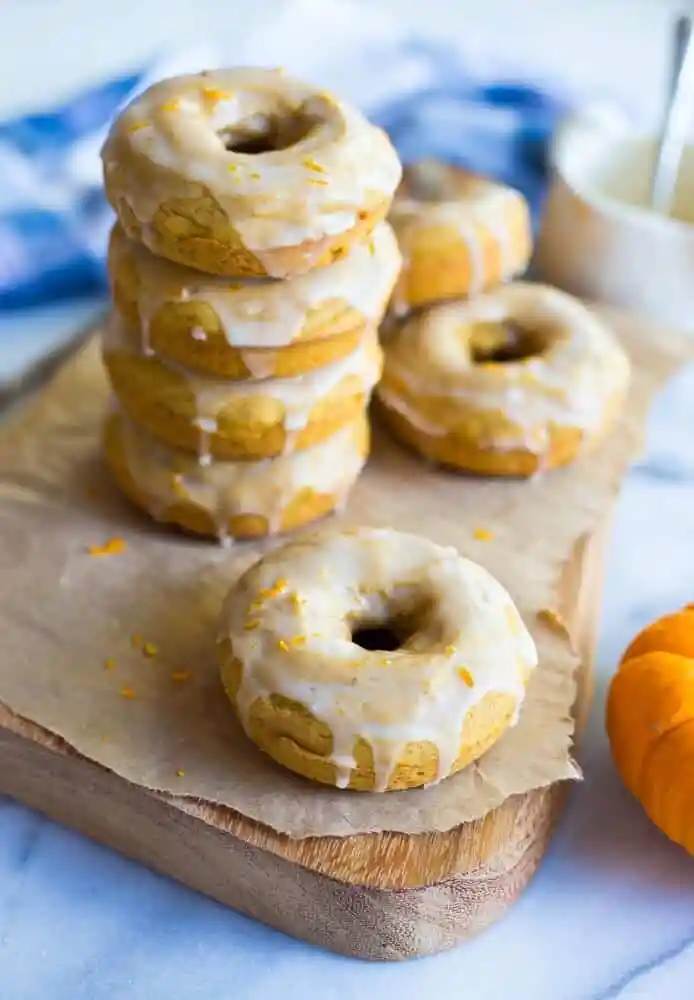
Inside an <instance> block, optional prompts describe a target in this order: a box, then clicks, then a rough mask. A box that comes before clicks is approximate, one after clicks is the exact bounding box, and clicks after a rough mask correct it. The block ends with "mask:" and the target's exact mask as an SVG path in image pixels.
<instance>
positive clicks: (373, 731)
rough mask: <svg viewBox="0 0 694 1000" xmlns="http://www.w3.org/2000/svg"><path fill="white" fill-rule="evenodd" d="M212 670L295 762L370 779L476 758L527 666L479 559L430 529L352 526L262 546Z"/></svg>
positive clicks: (513, 625) (530, 663)
mask: <svg viewBox="0 0 694 1000" xmlns="http://www.w3.org/2000/svg"><path fill="white" fill-rule="evenodd" d="M220 635H221V636H222V640H221V644H222V679H223V682H224V685H225V688H226V691H227V693H228V695H229V697H230V699H231V701H232V703H233V705H234V707H235V709H236V712H237V714H238V717H239V719H240V722H241V725H242V726H243V728H244V730H245V731H246V733H247V734H248V736H249V737H250V738H251V740H253V741H254V742H255V743H256V744H257V745H258V746H259V747H260V748H261V749H262V750H264V751H265V752H266V753H268V754H270V756H271V757H273V758H274V759H275V760H277V761H278V762H279V763H280V764H284V766H285V767H288V768H290V769H291V770H293V771H297V772H298V773H299V774H303V775H305V776H306V777H307V778H312V779H314V780H315V781H321V782H324V783H325V784H328V785H337V786H338V787H340V788H354V789H360V790H364V791H375V792H382V791H387V790H391V789H400V788H414V787H416V786H418V785H427V784H432V783H433V782H436V781H439V780H441V779H442V778H445V777H447V776H448V775H450V774H453V773H454V772H455V771H458V770H460V769H461V768H463V767H465V766H466V765H467V764H469V763H470V762H471V761H473V760H475V759H476V758H478V757H479V756H480V755H481V754H482V753H484V751H485V750H487V749H488V748H489V747H490V746H491V745H492V744H493V743H494V742H496V740H497V739H498V738H499V737H500V736H501V734H502V733H503V732H504V730H505V729H506V727H507V726H509V725H511V724H513V722H514V721H515V719H516V718H517V715H518V710H519V707H520V704H521V702H522V700H523V696H524V692H525V684H526V682H527V680H528V678H529V676H530V674H531V672H532V670H533V668H534V667H535V666H536V664H537V652H536V649H535V644H534V642H533V640H532V638H531V636H530V634H529V633H528V631H527V629H526V627H525V625H524V624H523V621H522V619H521V617H520V615H519V613H518V611H517V610H516V607H515V605H514V603H513V601H512V600H511V598H510V597H509V595H508V594H507V592H506V591H505V590H504V588H503V587H502V586H501V584H500V583H498V582H497V581H496V580H495V579H494V578H493V577H492V576H491V575H490V574H489V573H488V572H487V571H486V570H485V569H483V568H482V567H481V566H478V565H477V564H476V563H473V562H470V560H468V559H464V558H463V557H462V556H460V555H459V554H458V553H457V552H456V551H455V549H450V548H442V547H440V546H438V545H435V544H434V543H433V542H430V541H429V540H428V539H424V538H419V537H418V536H416V535H409V534H403V533H401V532H396V531H392V530H390V529H374V528H358V529H356V530H353V531H346V532H326V531H324V532H321V533H318V534H315V535H312V536H309V537H306V536H304V537H303V538H301V539H298V540H297V541H295V542H292V543H290V544H288V545H286V546H283V547H282V548H280V549H275V550H274V551H272V552H270V553H269V554H268V555H266V556H265V557H264V558H262V559H261V560H260V562H258V563H256V564H255V565H254V566H253V567H252V568H251V569H250V570H249V571H247V572H246V573H245V574H244V575H243V576H242V577H241V578H240V579H239V581H238V582H237V583H236V585H235V586H234V587H233V588H232V590H231V593H230V594H229V596H228V599H227V601H226V603H225V607H224V610H223V613H222V625H221V630H220Z"/></svg>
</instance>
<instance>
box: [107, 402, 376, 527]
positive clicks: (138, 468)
mask: <svg viewBox="0 0 694 1000" xmlns="http://www.w3.org/2000/svg"><path fill="white" fill-rule="evenodd" d="M116 419H117V420H118V424H117V430H116V434H117V439H118V441H119V443H120V446H121V449H122V452H123V456H124V458H125V462H126V465H127V469H128V472H129V473H130V475H131V477H132V479H133V481H134V482H135V484H136V485H137V487H138V489H139V490H140V492H141V493H142V494H143V495H144V496H145V497H146V498H147V501H148V509H149V512H150V513H151V514H152V516H153V517H154V518H155V519H157V520H160V519H162V517H163V516H164V515H165V514H166V512H167V510H169V509H170V508H171V506H172V505H173V504H175V503H180V502H181V500H185V501H187V502H188V503H191V504H194V505H195V506H197V507H199V508H200V509H201V510H204V511H205V512H206V513H207V514H209V515H210V517H211V518H212V521H213V523H214V525H215V527H216V531H217V536H218V538H219V539H220V541H224V540H225V539H228V525H229V521H230V520H231V518H233V517H236V516H238V515H241V514H253V515H258V516H259V517H264V518H265V519H266V521H267V525H268V532H269V533H270V534H274V533H276V532H277V531H278V530H279V529H280V527H281V521H282V514H283V513H284V511H285V509H286V508H287V506H288V505H289V504H290V503H291V501H292V500H293V499H294V497H295V496H296V495H297V494H298V493H299V492H300V491H301V490H302V489H307V488H308V489H312V490H314V491H315V492H316V493H321V494H327V495H331V496H333V497H335V502H336V504H339V503H341V502H343V500H344V499H346V497H347V494H348V493H349V491H350V490H351V488H352V486H353V485H354V483H355V482H356V480H357V478H358V476H359V473H360V472H361V469H362V467H363V465H364V462H365V460H366V459H365V456H363V455H362V454H361V450H360V447H359V444H360V439H361V436H362V434H363V426H364V420H365V418H364V417H363V416H361V417H360V418H359V420H358V421H356V422H354V423H352V424H349V425H348V426H346V427H344V428H342V429H341V430H339V431H338V432H337V433H336V434H334V435H333V436H332V437H330V438H328V440H327V441H324V442H322V443H321V444H319V445H315V446H314V447H312V448H307V449H305V450H304V451H299V452H296V453H294V454H293V455H291V456H288V457H286V458H285V457H280V458H275V459H265V460H263V461H260V462H246V461H242V462H231V461H219V460H213V461H210V462H209V463H207V464H205V465H203V466H201V465H199V464H198V463H196V462H195V459H194V458H192V457H191V456H190V455H187V454H186V453H185V452H181V451H179V450H177V449H174V448H167V447H166V446H164V445H162V444H160V443H159V442H157V441H155V440H154V439H153V438H152V437H151V436H150V435H149V434H147V433H146V432H145V431H143V430H142V429H141V428H139V427H137V426H136V425H135V424H133V423H132V422H131V421H130V420H128V419H127V417H125V415H124V414H123V413H122V412H120V411H119V412H118V414H117V417H116Z"/></svg>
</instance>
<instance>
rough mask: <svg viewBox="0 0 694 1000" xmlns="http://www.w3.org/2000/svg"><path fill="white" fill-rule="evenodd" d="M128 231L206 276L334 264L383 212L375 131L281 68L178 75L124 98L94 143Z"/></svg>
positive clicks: (390, 180)
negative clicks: (128, 99)
mask: <svg viewBox="0 0 694 1000" xmlns="http://www.w3.org/2000/svg"><path fill="white" fill-rule="evenodd" d="M102 159H103V164H104V178H105V186H106V194H107V197H108V199H109V201H110V203H111V205H112V206H113V208H114V209H115V211H116V214H117V216H118V218H119V220H120V222H121V225H122V226H123V228H124V229H125V231H126V233H127V234H128V236H130V237H132V238H133V239H135V240H137V241H138V242H140V243H144V245H145V246H146V247H148V248H149V249H150V250H151V251H152V252H153V253H155V254H157V255H158V256H160V257H168V258H169V259H170V260H174V261H177V262H178V263H180V264H186V265H188V266H189V267H194V268H197V269H199V270H201V271H207V272H209V273H210V274H222V275H230V276H246V275H255V276H263V275H269V276H270V277H273V278H287V277H289V276H291V275H293V274H302V273H303V272H305V271H310V270H311V269H312V268H314V267H322V266H325V265H327V264H332V263H333V262H334V261H336V260H339V259H340V258H341V257H343V256H344V255H345V253H347V251H348V249H349V247H350V246H352V245H353V244H354V243H358V242H360V241H362V240H363V239H364V238H365V237H366V236H367V235H368V234H369V233H370V232H371V230H372V229H373V228H374V226H376V225H377V223H379V222H380V221H381V220H382V219H383V218H384V217H385V215H386V213H387V211H388V207H389V205H390V202H391V199H392V196H393V193H394V191H395V189H396V187H397V185H398V183H399V181H400V177H401V173H402V170H401V166H400V161H399V160H398V157H397V154H396V153H395V150H394V149H393V147H392V146H391V144H390V141H389V140H388V138H387V136H386V134H385V133H384V132H383V131H382V130H381V129H379V128H377V127H376V126H375V125H372V124H371V123H370V122H368V121H367V119H366V118H364V116H363V115H362V114H361V113H360V112H359V111H357V110H356V108H352V107H351V106H349V105H347V104H345V103H343V102H342V101H339V100H337V98H335V97H333V96H332V95H331V94H327V93H322V92H320V91H318V90H315V89H314V88H312V87H310V86H308V85H307V84H306V83H302V82H301V81H299V80H295V79H293V78H292V77H290V76H287V75H286V74H285V73H283V72H282V71H281V70H269V69H229V70H218V71H213V72H205V73H199V74H196V75H191V76H179V77H174V78H172V79H169V80H164V81H162V82H160V83H156V84H154V86H152V87H150V88H149V89H148V90H146V91H145V92H144V93H143V94H141V95H140V96H139V97H136V98H135V99H134V100H133V101H132V102H131V103H130V104H129V105H128V107H127V108H126V109H125V111H123V113H122V114H121V115H120V116H119V118H118V119H117V120H116V122H115V124H114V125H113V127H112V128H111V131H110V134H109V136H108V138H107V140H106V143H105V144H104V148H103V150H102Z"/></svg>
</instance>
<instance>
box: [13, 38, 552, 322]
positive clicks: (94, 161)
mask: <svg viewBox="0 0 694 1000" xmlns="http://www.w3.org/2000/svg"><path fill="white" fill-rule="evenodd" d="M397 59H398V60H400V62H401V63H402V64H404V63H407V64H408V65H410V64H413V65H414V64H416V65H417V67H418V73H417V74H416V76H417V79H418V80H419V81H423V82H420V84H419V85H418V86H416V87H415V88H414V89H411V88H410V89H407V90H406V91H405V92H399V93H395V94H394V95H393V96H391V97H389V98H385V97H383V95H381V96H380V97H379V99H378V103H377V104H376V106H368V107H365V110H366V111H367V113H368V114H369V115H370V117H372V118H373V119H374V120H376V121H377V122H379V123H380V124H381V125H383V126H384V127H385V128H386V130H387V131H388V132H389V133H390V135H391V137H392V139H393V141H394V143H395V145H396V147H397V148H398V151H399V152H400V154H401V156H402V158H403V160H404V161H405V162H408V161H411V160H413V159H416V158H419V157H422V156H436V157H440V158H443V159H448V160H451V161H454V162H457V163H459V164H461V165H464V166H467V167H468V168H470V169H472V170H476V171H479V172H482V173H486V174H489V175H490V176H493V177H497V178H499V179H501V180H504V181H506V182H508V183H510V184H513V185H514V186H516V187H518V188H519V189H520V190H521V191H523V192H524V193H525V194H526V196H527V197H528V198H529V200H530V202H531V205H532V207H533V210H534V212H535V214H537V211H538V209H539V206H540V203H541V199H542V195H543V191H544V188H545V182H546V176H547V167H546V156H545V154H546V150H547V146H548V142H549V140H550V138H551V136H552V133H553V131H554V129H555V127H556V125H557V122H558V120H559V119H560V117H561V116H562V115H563V114H564V112H565V110H566V107H565V102H564V101H563V100H562V99H561V98H559V97H557V96H555V95H554V94H552V93H550V92H548V91H546V90H544V89H542V88H539V87H536V86H532V85H531V84H529V83H524V82H522V81H521V82H518V81H513V80H495V81H491V82H489V81H480V80H479V79H474V78H472V77H471V76H470V75H469V74H468V73H467V72H466V71H465V67H464V66H462V65H461V63H460V60H459V57H458V56H457V55H456V54H455V53H454V52H453V51H451V50H448V49H446V48H443V47H439V46H433V45H431V44H428V45H425V44H423V43H419V42H411V43H407V44H406V45H404V46H400V47H399V49H398V52H397ZM189 62H190V61H189ZM172 65H173V64H172V62H171V61H170V60H168V61H164V62H163V63H155V64H154V65H153V66H150V67H148V68H147V69H146V70H144V71H143V72H141V73H133V74H131V75H128V76H123V77H121V78H120V79H116V80H112V81H109V82H107V83H104V84H103V85H102V86H98V87H96V88H94V89H92V90H89V91H88V92H87V93H84V94H81V95H78V96H77V97H75V98H74V99H73V100H70V101H69V102H68V103H66V104H64V105H63V106H61V107H57V108H53V109H51V110H50V111H46V112H42V113H40V114H34V115H29V116H27V117H23V118H17V119H15V120H11V121H7V122H5V123H4V124H0V310H10V309H21V308H25V307H33V306H37V305H42V304H46V303H50V302H55V301H58V300H59V299H64V298H72V297H75V296H79V295H83V294H85V295H86V294H93V293H94V292H98V291H101V290H103V289H105V287H106V280H105V268H104V258H105V248H106V239H107V233H108V229H109V226H110V224H111V219H112V216H111V210H110V208H109V207H108V205H107V204H106V202H105V199H104V196H103V193H102V190H101V185H100V174H99V168H98V148H99V145H100V143H101V140H102V138H103V136H104V134H105V130H106V129H107V127H108V124H109V122H110V121H111V120H112V118H113V116H114V114H115V113H117V111H118V110H119V109H120V108H121V107H122V105H123V104H124V103H125V102H127V100H128V99H129V98H130V97H132V96H133V95H134V94H135V93H137V92H138V91H139V90H141V89H142V88H143V87H144V86H145V85H147V84H148V83H149V82H150V81H151V79H152V78H156V77H157V76H163V75H169V71H170V69H171V66H172ZM380 65H383V66H384V65H385V63H384V62H383V61H382V60H381V61H380ZM184 68H186V69H188V68H191V67H190V64H188V65H185V66H184ZM195 68H197V66H196V67H195ZM307 75H310V74H307ZM362 103H364V102H363V101H362Z"/></svg>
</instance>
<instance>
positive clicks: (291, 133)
mask: <svg viewBox="0 0 694 1000" xmlns="http://www.w3.org/2000/svg"><path fill="white" fill-rule="evenodd" d="M318 124H319V121H318V118H317V117H316V116H315V115H310V114H308V113H307V112H306V111H305V110H303V109H302V108H299V110H298V111H294V112H292V111H290V110H288V109H287V110H286V111H285V112H284V113H282V112H278V113H275V114H254V115H249V116H248V117H247V118H242V119H241V120H240V121H237V122H232V123H231V124H229V125H225V126H224V127H223V128H221V129H218V130H217V135H218V136H219V139H220V141H221V143H222V145H223V146H224V148H225V149H226V150H227V152H229V153H236V154H237V155H239V154H240V155H242V156H259V155H262V154H263V153H277V152H280V151H281V150H283V149H289V148H290V147H291V146H295V145H296V144H297V143H298V142H301V140H302V139H305V138H306V136H307V135H308V134H309V132H310V131H311V130H312V129H313V128H315V127H316V126H317V125H318Z"/></svg>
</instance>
